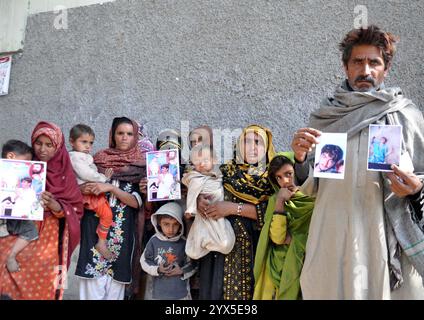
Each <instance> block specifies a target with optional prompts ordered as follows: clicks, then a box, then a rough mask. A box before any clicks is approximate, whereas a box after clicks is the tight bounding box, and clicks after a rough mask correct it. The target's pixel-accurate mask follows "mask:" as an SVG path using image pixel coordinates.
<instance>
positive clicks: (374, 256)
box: [292, 26, 424, 299]
mask: <svg viewBox="0 0 424 320" xmlns="http://www.w3.org/2000/svg"><path fill="white" fill-rule="evenodd" d="M396 42H397V37H395V36H394V35H392V34H391V33H388V32H383V31H382V30H380V29H379V28H378V27H376V26H369V27H368V28H367V29H364V28H361V29H354V30H352V31H350V32H349V33H348V34H347V35H346V36H345V38H344V40H343V41H342V43H341V44H340V46H339V47H340V50H341V52H342V60H343V64H344V70H345V73H346V78H347V80H346V81H344V82H343V83H342V84H341V86H339V87H338V88H337V89H336V91H335V93H334V96H333V97H331V98H329V99H327V100H326V101H325V102H324V104H323V105H322V106H321V107H320V108H319V109H318V110H317V111H315V112H313V113H312V114H311V118H310V122H309V127H308V128H302V129H299V130H298V131H297V132H296V133H295V135H294V137H293V141H292V148H293V151H294V152H295V158H296V162H297V163H296V166H295V169H296V176H297V179H298V181H299V182H300V183H302V182H304V181H305V180H306V179H307V177H308V174H309V169H310V166H311V165H313V163H314V159H313V155H312V154H309V153H310V152H311V151H312V149H313V148H314V147H315V145H316V144H317V143H318V142H319V137H320V135H321V132H322V131H323V132H347V134H348V142H347V149H346V154H347V163H346V166H345V179H344V180H334V179H320V180H319V184H318V183H317V180H318V179H313V180H312V179H308V182H310V181H311V182H313V186H314V187H315V188H314V190H315V191H316V202H315V209H314V212H313V215H312V221H311V225H310V229H309V237H308V241H307V246H306V257H305V263H304V267H303V271H302V274H301V289H302V294H303V298H304V299H424V288H423V282H422V276H423V275H424V250H423V249H424V245H423V244H424V233H423V229H422V226H423V221H422V219H423V215H422V208H421V205H420V198H422V197H423V195H422V193H423V191H422V190H423V182H422V180H421V179H420V178H421V177H420V176H418V172H424V163H423V161H422V159H423V158H424V132H423V128H424V119H423V115H422V113H421V111H420V110H419V109H418V108H417V107H416V106H415V105H414V104H413V103H412V102H411V101H410V100H409V99H407V98H405V97H404V96H403V94H402V92H401V90H400V89H399V88H388V87H385V86H384V83H383V82H384V79H385V78H386V76H387V75H388V72H389V70H390V67H391V64H392V58H393V55H394V53H395V43H396ZM370 124H380V125H384V124H391V125H402V126H403V131H402V135H403V144H402V145H403V147H402V155H403V157H405V158H409V159H410V160H412V161H409V162H412V164H413V166H414V168H409V169H408V170H405V169H399V167H398V166H396V165H393V166H392V168H393V170H394V171H393V173H388V174H387V173H381V172H375V171H367V156H368V154H367V152H368V126H369V125H370ZM413 171H414V172H417V174H414V173H412V172H413ZM311 178H312V177H311ZM306 185H307V184H305V186H306ZM323 270H325V272H323Z"/></svg>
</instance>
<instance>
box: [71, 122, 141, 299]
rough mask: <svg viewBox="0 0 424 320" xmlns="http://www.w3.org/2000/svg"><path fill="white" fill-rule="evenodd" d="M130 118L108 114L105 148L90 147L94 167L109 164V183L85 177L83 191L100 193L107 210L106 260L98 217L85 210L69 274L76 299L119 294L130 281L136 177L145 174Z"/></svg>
mask: <svg viewBox="0 0 424 320" xmlns="http://www.w3.org/2000/svg"><path fill="white" fill-rule="evenodd" d="M137 136H138V125H137V123H136V122H135V121H133V120H131V119H129V118H126V117H119V118H114V119H113V122H112V127H111V130H110V135H109V148H107V149H104V150H101V151H99V152H98V153H96V155H95V156H94V163H95V164H96V165H97V167H98V169H99V171H100V172H104V171H105V170H106V169H107V168H112V169H113V175H112V178H111V179H112V181H111V183H86V184H84V185H82V186H81V188H82V190H83V193H93V194H96V195H97V194H99V193H106V196H107V198H108V200H109V204H110V207H111V209H112V213H113V223H112V226H111V228H110V229H109V233H108V235H107V241H108V248H109V250H110V251H111V252H112V254H113V258H112V259H111V260H107V259H104V257H103V256H101V255H100V254H99V252H98V251H97V250H96V249H95V247H94V246H95V244H96V242H97V235H96V231H95V229H96V225H97V224H98V222H99V218H98V217H96V216H95V214H94V212H92V211H89V210H85V214H84V216H83V218H82V220H81V230H82V235H81V247H80V252H79V257H78V263H77V267H76V272H75V274H76V275H77V276H78V277H80V299H81V300H123V299H124V295H125V286H126V285H127V284H130V283H131V281H132V259H133V255H134V242H135V225H136V223H135V221H136V219H137V214H138V212H139V208H140V207H141V205H142V199H141V196H140V192H139V185H138V184H139V182H140V180H141V178H142V177H145V175H146V170H145V163H146V162H145V157H144V155H143V154H142V153H141V151H140V147H139V145H138V144H137V142H138V139H137Z"/></svg>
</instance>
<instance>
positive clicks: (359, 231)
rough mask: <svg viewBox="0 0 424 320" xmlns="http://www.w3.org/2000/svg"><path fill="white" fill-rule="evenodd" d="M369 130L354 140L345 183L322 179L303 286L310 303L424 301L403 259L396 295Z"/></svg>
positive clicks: (417, 278)
mask: <svg viewBox="0 0 424 320" xmlns="http://www.w3.org/2000/svg"><path fill="white" fill-rule="evenodd" d="M367 149H368V128H366V129H363V130H362V131H361V132H360V134H357V135H355V136H354V137H352V138H350V139H349V140H348V145H347V153H346V154H347V160H346V163H345V179H344V180H335V179H323V178H321V179H319V186H318V193H317V199H316V202H315V209H314V212H313V215H312V220H311V225H310V230H309V237H308V241H307V245H306V257H305V263H304V266H303V270H302V274H301V278H300V282H301V289H302V294H303V298H304V299H391V298H394V299H414V298H415V299H424V288H423V285H422V281H421V277H420V276H419V275H418V273H417V272H416V271H415V270H414V269H413V267H412V265H410V263H409V262H408V261H407V260H406V257H402V267H403V268H402V270H403V277H404V281H405V283H404V285H403V286H402V287H401V288H400V289H397V290H395V291H393V292H391V291H390V283H389V268H388V250H387V245H386V233H385V220H384V210H383V185H382V181H381V176H380V174H379V173H378V172H373V171H367V167H366V166H367Z"/></svg>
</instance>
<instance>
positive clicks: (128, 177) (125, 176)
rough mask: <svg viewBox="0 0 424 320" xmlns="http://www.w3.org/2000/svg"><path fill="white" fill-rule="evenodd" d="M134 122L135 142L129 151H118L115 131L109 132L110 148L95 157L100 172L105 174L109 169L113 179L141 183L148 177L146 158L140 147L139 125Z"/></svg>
mask: <svg viewBox="0 0 424 320" xmlns="http://www.w3.org/2000/svg"><path fill="white" fill-rule="evenodd" d="M131 121H132V125H133V135H134V142H133V144H132V145H131V147H130V148H129V149H128V150H127V151H121V150H118V149H116V148H115V147H116V146H115V141H114V139H113V137H114V135H115V131H113V130H112V129H111V130H110V131H109V148H108V149H104V150H101V151H99V152H97V153H96V154H95V155H94V163H95V164H96V166H97V168H98V169H99V172H102V173H104V172H105V170H106V169H107V168H112V169H113V176H112V179H117V180H120V181H127V182H131V183H139V182H140V180H141V178H143V177H145V176H146V156H145V154H143V153H142V152H141V150H140V147H139V145H138V143H137V142H138V140H137V137H138V125H137V123H136V122H135V121H133V120H131Z"/></svg>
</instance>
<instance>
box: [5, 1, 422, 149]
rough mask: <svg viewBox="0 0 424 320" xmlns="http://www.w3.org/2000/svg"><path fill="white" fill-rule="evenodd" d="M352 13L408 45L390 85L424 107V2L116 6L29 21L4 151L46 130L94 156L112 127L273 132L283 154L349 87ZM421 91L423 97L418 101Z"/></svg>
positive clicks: (9, 101)
mask: <svg viewBox="0 0 424 320" xmlns="http://www.w3.org/2000/svg"><path fill="white" fill-rule="evenodd" d="M356 4H365V5H366V6H367V8H368V14H369V22H370V23H376V24H378V25H380V26H382V27H383V28H385V29H388V30H390V31H392V32H394V33H395V34H398V35H400V36H401V38H402V41H401V43H400V45H399V50H398V55H397V56H396V58H395V64H394V66H393V70H392V71H391V73H390V77H389V79H388V84H389V85H390V84H396V85H399V86H401V87H402V88H403V89H404V91H405V92H406V94H407V96H408V97H410V98H412V99H413V101H415V102H416V103H417V104H418V105H419V106H421V107H422V106H424V97H423V96H422V94H421V92H422V90H420V89H421V88H420V87H421V86H422V83H423V68H422V61H423V60H424V50H423V49H424V48H423V38H422V37H423V34H424V25H423V20H422V17H423V16H424V1H422V0H420V1H418V0H403V1H401V0H399V1H388V0H384V1H383V0H380V1H363V0H362V1H324V0H322V1H316V0H310V1H288V0H285V1H281V0H268V1H266V0H238V1H233V0H214V1H197V0H179V1H173V0H156V1H154V0H150V1H144V0H143V1H142V0H117V1H116V2H112V3H106V4H104V5H93V6H89V7H82V8H75V9H70V10H69V11H68V20H69V21H68V27H69V28H68V29H67V30H56V29H54V28H53V21H54V18H55V15H54V14H53V13H41V14H36V15H33V16H30V17H29V19H28V23H27V30H26V39H25V50H24V52H23V54H22V55H18V56H15V60H14V64H13V68H12V74H11V82H10V94H9V95H8V96H5V97H0V109H1V110H2V113H1V114H2V115H1V119H0V132H1V136H0V142H1V143H3V142H5V141H6V140H7V139H9V138H18V139H23V140H25V141H29V136H30V134H31V130H32V128H33V127H34V126H35V124H36V123H37V121H39V120H41V119H45V120H50V121H54V122H56V123H57V124H59V125H60V126H61V127H62V128H63V129H64V132H65V135H66V137H67V135H68V130H69V129H70V127H71V126H72V125H73V124H76V123H79V122H84V123H87V124H90V125H91V126H92V127H93V128H94V129H95V131H96V133H97V142H96V145H95V149H96V150H98V149H99V148H101V147H105V146H106V144H107V136H108V129H109V126H110V123H111V120H112V118H113V117H115V116H121V115H127V116H130V117H132V118H135V119H138V120H142V121H143V122H145V123H147V128H148V129H149V133H150V134H151V135H152V136H156V134H157V133H158V131H159V130H160V129H163V128H166V127H171V128H180V121H182V120H183V121H184V120H189V121H190V127H191V128H192V127H194V126H197V125H201V124H209V125H211V126H212V127H214V128H229V129H235V128H239V127H242V126H245V125H247V124H250V123H258V124H263V125H266V126H268V127H269V128H271V129H272V131H273V133H274V136H275V141H276V145H277V148H278V149H286V148H288V146H289V142H290V140H291V137H292V134H293V132H294V131H295V130H296V129H297V128H299V127H302V126H304V125H305V124H306V122H307V119H308V115H309V113H310V111H311V110H313V109H314V108H316V107H317V106H318V103H319V101H320V100H321V99H322V98H323V97H324V96H325V95H327V94H330V93H331V92H332V91H333V89H334V87H335V86H336V85H337V84H339V83H340V81H341V80H342V79H343V71H342V68H341V62H340V56H339V53H338V51H337V44H338V42H339V41H340V40H341V39H342V37H343V35H344V34H345V33H346V32H347V31H348V30H350V29H351V28H352V27H353V21H354V18H355V17H356V15H355V13H354V7H355V5H356ZM420 91H421V92H420Z"/></svg>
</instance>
